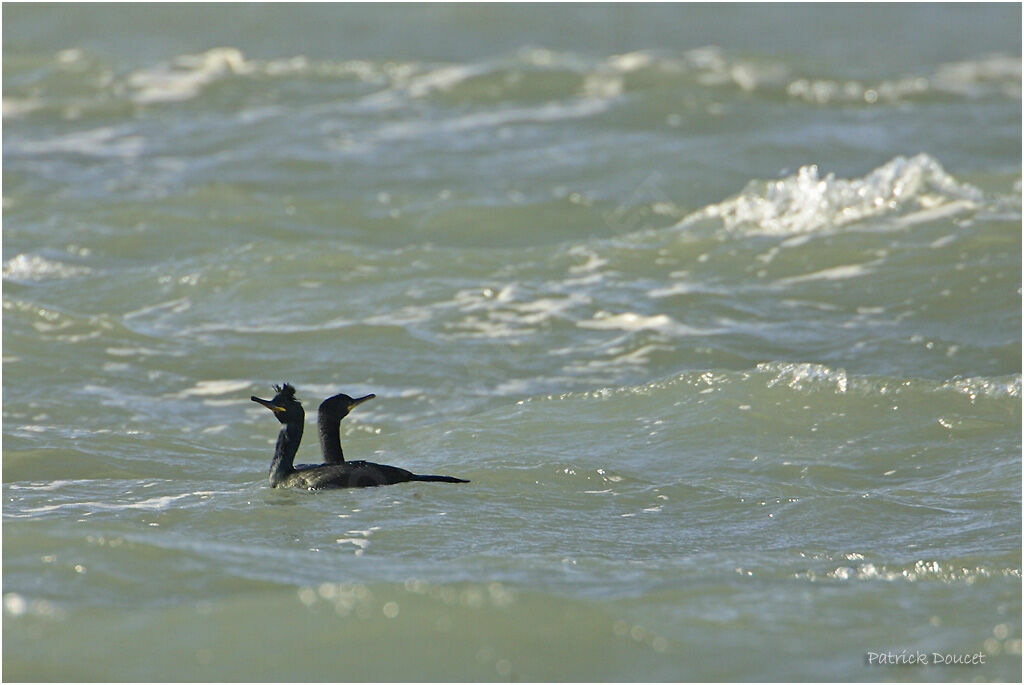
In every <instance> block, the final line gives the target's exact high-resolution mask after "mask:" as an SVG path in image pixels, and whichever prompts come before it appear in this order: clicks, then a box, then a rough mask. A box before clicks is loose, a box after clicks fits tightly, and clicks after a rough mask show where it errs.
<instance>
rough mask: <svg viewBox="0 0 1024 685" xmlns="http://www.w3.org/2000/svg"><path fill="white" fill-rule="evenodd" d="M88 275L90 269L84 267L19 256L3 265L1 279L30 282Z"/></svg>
mask: <svg viewBox="0 0 1024 685" xmlns="http://www.w3.org/2000/svg"><path fill="white" fill-rule="evenodd" d="M89 273H92V269H90V268H88V267H85V266H74V265H71V264H65V263H64V262H58V261H54V260H50V259H46V258H44V257H40V256H39V255H31V254H19V255H17V256H16V257H12V258H11V259H9V260H7V261H6V262H5V263H4V268H3V279H4V280H5V281H15V282H19V281H20V282H26V281H27V282H32V281H45V280H50V279H62V278H73V277H75V276H82V275H85V274H89Z"/></svg>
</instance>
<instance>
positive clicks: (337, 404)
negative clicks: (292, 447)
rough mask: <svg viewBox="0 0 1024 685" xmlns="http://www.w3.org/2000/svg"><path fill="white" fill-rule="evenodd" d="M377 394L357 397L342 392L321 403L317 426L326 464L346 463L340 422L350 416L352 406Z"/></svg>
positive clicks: (321, 450) (317, 414) (321, 451)
mask: <svg viewBox="0 0 1024 685" xmlns="http://www.w3.org/2000/svg"><path fill="white" fill-rule="evenodd" d="M374 397H376V395H374V394H372V393H371V394H369V395H367V396H366V397H357V398H355V399H353V398H351V397H349V396H348V395H345V394H341V395H335V396H334V397H328V398H327V399H326V400H324V401H323V402H321V403H320V408H319V409H318V410H317V412H316V426H317V429H318V430H319V432H320V454H321V455H322V456H323V460H324V463H325V464H344V463H345V455H344V453H343V452H342V451H341V431H340V429H339V424H340V423H341V420H342V419H343V418H345V417H346V416H348V413H349V412H350V411H352V407H355V406H357V405H359V404H362V403H363V402H365V401H366V400H372V399H373V398H374Z"/></svg>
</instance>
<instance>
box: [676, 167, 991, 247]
mask: <svg viewBox="0 0 1024 685" xmlns="http://www.w3.org/2000/svg"><path fill="white" fill-rule="evenodd" d="M984 201H985V195H984V193H983V192H982V191H981V190H979V189H978V188H975V187H974V186H972V185H970V184H968V183H961V182H959V181H957V180H956V179H955V178H953V177H952V176H951V175H949V174H948V173H946V171H945V169H943V168H942V165H941V164H940V163H939V162H938V160H936V159H935V158H934V157H931V156H930V155H927V154H924V153H921V154H918V155H915V156H914V157H909V158H908V157H902V156H900V157H895V158H894V159H892V160H890V161H889V162H886V163H885V164H883V165H882V166H880V167H878V168H877V169H874V170H872V171H870V172H869V173H868V174H866V175H865V176H863V177H861V178H854V179H842V178H837V177H836V175H835V174H834V173H828V174H826V175H825V176H824V177H822V176H821V174H820V172H819V169H818V166H817V165H816V164H810V165H807V166H803V167H801V168H800V170H799V171H797V173H795V174H793V175H791V176H786V177H784V178H781V179H778V180H775V181H751V182H750V183H748V184H747V186H746V188H744V189H743V190H742V191H741V192H740V193H739V194H738V195H734V196H733V197H731V198H728V199H726V200H724V201H722V202H719V203H716V204H712V205H708V206H706V207H704V208H703V209H700V210H698V211H696V212H694V213H692V214H690V215H689V216H687V217H685V218H684V219H683V220H682V221H680V222H679V223H678V224H677V228H679V229H683V230H691V229H695V228H698V227H705V226H710V227H712V228H719V227H720V228H721V229H724V230H725V231H726V232H728V233H741V234H745V235H775V236H788V235H798V234H802V233H812V232H815V231H820V230H823V229H829V228H835V227H839V226H845V225H848V224H853V223H857V222H861V221H864V220H865V219H877V218H881V217H891V216H894V217H900V216H902V219H903V223H904V224H911V223H918V222H920V221H923V220H926V219H927V218H938V217H940V216H943V215H948V214H952V213H962V212H966V211H969V210H973V209H977V208H978V207H979V206H981V204H982V203H983V202H984ZM940 208H943V209H944V210H945V211H944V212H943V211H941V209H940ZM922 213H924V214H922Z"/></svg>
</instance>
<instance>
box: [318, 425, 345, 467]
mask: <svg viewBox="0 0 1024 685" xmlns="http://www.w3.org/2000/svg"><path fill="white" fill-rule="evenodd" d="M316 425H317V429H318V430H319V431H320V454H321V455H322V456H323V460H324V463H325V464H342V463H344V461H345V454H344V452H342V451H341V419H339V418H335V417H334V416H330V415H328V414H326V413H321V414H320V415H319V416H318V417H317V420H316Z"/></svg>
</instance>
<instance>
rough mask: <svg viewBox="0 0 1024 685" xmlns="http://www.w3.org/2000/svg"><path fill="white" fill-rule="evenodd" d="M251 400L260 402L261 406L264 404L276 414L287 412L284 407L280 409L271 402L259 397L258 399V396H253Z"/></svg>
mask: <svg viewBox="0 0 1024 685" xmlns="http://www.w3.org/2000/svg"><path fill="white" fill-rule="evenodd" d="M249 399H250V400H252V401H253V402H259V403H260V404H262V405H263V406H264V407H266V408H267V409H269V410H270V411H272V412H274V413H275V414H280V413H281V412H283V411H285V408H284V407H279V406H277V405H276V404H274V403H273V402H271V401H270V400H262V399H260V398H259V397H256V395H253V396H252V397H250V398H249Z"/></svg>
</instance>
